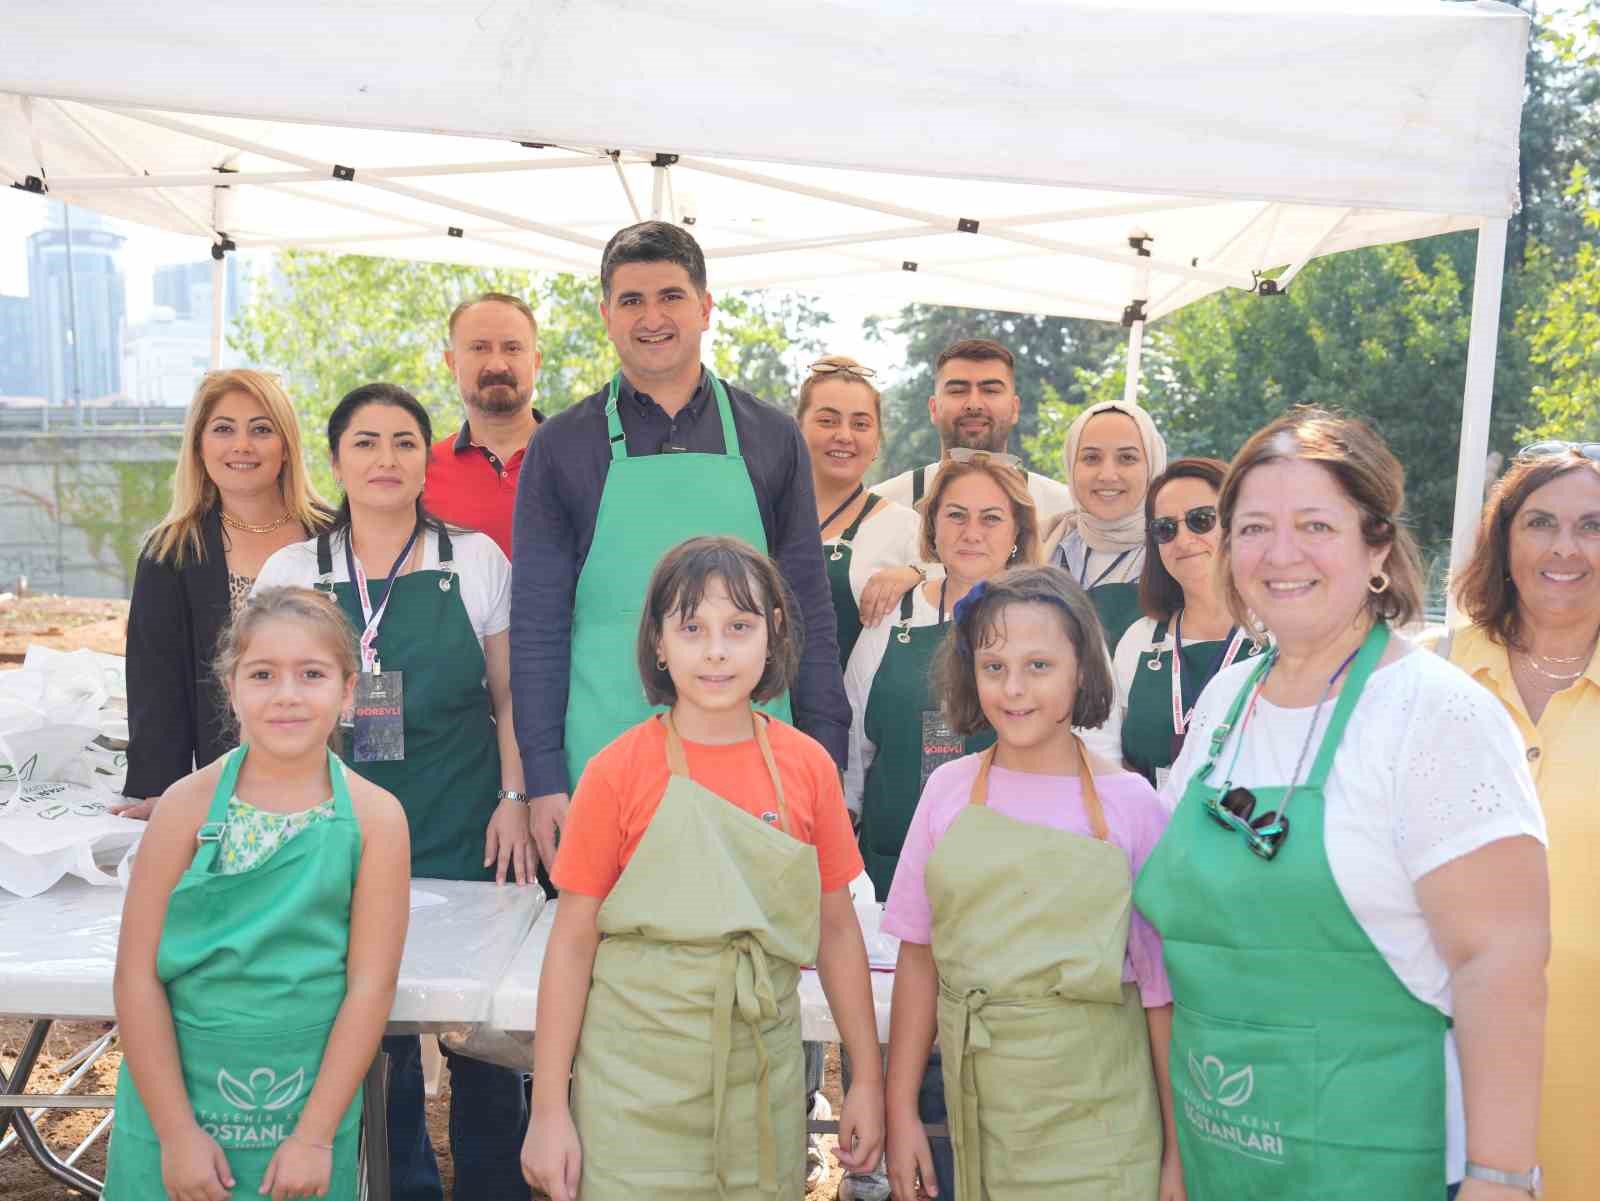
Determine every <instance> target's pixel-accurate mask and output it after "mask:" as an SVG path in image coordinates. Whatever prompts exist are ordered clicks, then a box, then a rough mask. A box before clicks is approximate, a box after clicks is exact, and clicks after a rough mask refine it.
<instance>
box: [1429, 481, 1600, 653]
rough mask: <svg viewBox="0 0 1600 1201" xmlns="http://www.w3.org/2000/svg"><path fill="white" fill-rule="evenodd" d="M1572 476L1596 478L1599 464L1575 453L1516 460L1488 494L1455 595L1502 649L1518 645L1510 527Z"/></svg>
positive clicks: (1519, 631) (1519, 623)
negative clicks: (1537, 498) (1536, 497)
mask: <svg viewBox="0 0 1600 1201" xmlns="http://www.w3.org/2000/svg"><path fill="white" fill-rule="evenodd" d="M1574 471H1589V472H1592V473H1593V474H1594V475H1595V476H1596V477H1600V462H1596V461H1595V460H1594V459H1589V458H1585V457H1584V456H1583V455H1581V454H1579V453H1578V452H1577V451H1575V450H1568V451H1563V452H1562V453H1560V454H1554V455H1539V456H1537V457H1530V458H1519V459H1515V460H1513V461H1512V464H1511V469H1510V470H1509V471H1507V472H1506V473H1505V474H1504V475H1503V476H1501V477H1500V478H1499V479H1498V480H1496V481H1495V484H1494V487H1493V488H1492V489H1491V490H1490V492H1489V500H1488V503H1487V504H1485V505H1484V507H1483V516H1482V518H1481V519H1480V520H1479V522H1478V543H1477V546H1476V547H1475V548H1474V550H1473V552H1472V559H1471V560H1470V561H1469V562H1468V563H1467V567H1466V570H1465V571H1463V572H1462V573H1461V578H1460V579H1459V580H1457V581H1456V582H1455V594H1456V600H1458V601H1459V602H1460V603H1461V608H1462V610H1463V611H1464V612H1465V613H1466V614H1467V616H1468V617H1470V618H1472V621H1473V624H1475V625H1479V626H1482V627H1483V628H1484V629H1485V630H1487V631H1488V633H1489V636H1490V637H1491V638H1492V639H1494V641H1496V642H1498V643H1500V644H1501V645H1502V646H1507V647H1519V648H1520V647H1521V645H1522V614H1521V612H1520V605H1519V603H1518V598H1517V585H1516V582H1515V581H1514V580H1513V579H1512V578H1511V523H1512V522H1513V521H1515V520H1516V519H1517V514H1518V513H1520V512H1521V511H1522V506H1523V505H1525V504H1526V503H1527V502H1528V498H1529V497H1530V496H1532V495H1533V494H1534V493H1535V492H1537V491H1538V490H1539V489H1540V488H1543V487H1544V486H1545V485H1546V484H1549V483H1553V482H1555V481H1556V480H1558V479H1560V478H1561V477H1562V476H1564V475H1571V474H1572V473H1573V472H1574Z"/></svg>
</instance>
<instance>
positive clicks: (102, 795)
mask: <svg viewBox="0 0 1600 1201" xmlns="http://www.w3.org/2000/svg"><path fill="white" fill-rule="evenodd" d="M116 799H117V798H116V796H115V795H114V794H113V793H111V792H110V791H109V790H107V789H103V788H96V787H89V786H85V785H82V784H67V783H59V782H44V783H27V782H24V783H20V784H18V785H17V786H16V787H15V789H13V788H11V787H5V788H3V789H0V889H3V890H5V891H6V892H12V893H16V894H17V895H18V896H23V897H31V896H37V895H38V894H39V893H41V892H43V891H44V890H45V889H47V888H49V887H50V886H51V885H52V884H54V883H55V882H56V881H57V880H60V879H61V878H62V877H64V876H69V875H71V876H77V877H78V878H79V879H82V880H87V881H88V882H89V883H91V884H116V883H117V882H118V878H117V875H116V874H115V873H114V872H113V873H110V874H108V873H107V872H106V871H105V870H104V869H103V868H102V866H101V865H102V864H103V863H108V864H110V865H111V866H112V867H115V866H116V864H117V861H118V860H119V859H122V858H125V857H126V855H127V852H128V850H129V848H130V847H132V846H133V845H134V844H135V843H137V842H138V840H139V838H140V837H141V836H142V835H143V834H144V831H145V828H146V827H145V823H144V822H141V821H134V820H133V819H131V818H126V817H116V816H114V815H113V814H112V813H111V812H110V811H109V806H110V805H111V804H112V803H113V802H115V801H116Z"/></svg>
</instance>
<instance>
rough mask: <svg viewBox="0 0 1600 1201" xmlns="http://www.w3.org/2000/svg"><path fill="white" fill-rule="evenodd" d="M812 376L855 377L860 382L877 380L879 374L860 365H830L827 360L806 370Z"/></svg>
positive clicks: (813, 364)
mask: <svg viewBox="0 0 1600 1201" xmlns="http://www.w3.org/2000/svg"><path fill="white" fill-rule="evenodd" d="M806 370H807V371H809V372H810V373H811V374H812V375H853V376H855V377H856V378H857V379H860V380H871V379H876V378H877V375H878V373H877V372H876V371H874V370H873V369H872V368H871V367H864V366H862V365H861V364H860V363H830V362H828V361H827V360H826V359H824V360H823V361H821V362H819V363H812V364H811V366H809V367H807V368H806Z"/></svg>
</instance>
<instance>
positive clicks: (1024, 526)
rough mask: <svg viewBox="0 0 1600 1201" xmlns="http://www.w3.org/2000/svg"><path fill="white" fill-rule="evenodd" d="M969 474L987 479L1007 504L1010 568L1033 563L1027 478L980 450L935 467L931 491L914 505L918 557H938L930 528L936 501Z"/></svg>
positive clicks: (1035, 543) (1034, 519) (1034, 520)
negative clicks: (1011, 525)
mask: <svg viewBox="0 0 1600 1201" xmlns="http://www.w3.org/2000/svg"><path fill="white" fill-rule="evenodd" d="M969 475H984V476H988V477H989V478H990V479H991V480H993V481H994V482H995V484H996V485H997V486H998V487H999V489H1000V491H1002V492H1004V493H1005V494H1006V499H1007V500H1009V501H1010V502H1011V519H1012V520H1013V521H1014V522H1016V525H1017V553H1016V556H1015V557H1014V558H1013V559H1012V560H1011V565H1012V566H1016V567H1021V566H1023V565H1024V564H1029V563H1037V562H1038V561H1039V514H1038V511H1037V510H1036V509H1034V507H1033V497H1032V496H1030V495H1028V477H1027V476H1025V475H1023V474H1022V472H1021V471H1020V470H1019V469H1018V468H1015V467H1008V466H1005V465H1004V464H1002V463H1000V462H999V461H998V460H996V459H992V458H990V457H989V456H988V455H987V454H985V453H983V452H981V451H980V452H978V453H977V454H974V455H973V457H972V458H971V459H969V460H968V461H967V462H965V463H958V462H956V461H955V460H953V459H946V460H945V462H944V464H943V465H942V466H941V467H940V468H939V474H938V475H937V476H935V477H934V481H933V490H932V491H930V492H929V493H928V495H926V496H924V497H923V498H922V499H921V500H920V501H918V502H917V504H918V505H919V506H920V508H921V511H922V542H921V546H922V557H923V558H924V559H928V560H933V559H936V558H938V552H937V551H936V550H935V549H934V541H933V527H934V523H935V521H936V520H937V518H938V516H939V502H940V501H942V500H943V499H944V494H945V492H947V491H948V490H949V488H950V485H951V484H953V483H955V482H956V481H957V480H960V479H965V478H966V477H967V476H969Z"/></svg>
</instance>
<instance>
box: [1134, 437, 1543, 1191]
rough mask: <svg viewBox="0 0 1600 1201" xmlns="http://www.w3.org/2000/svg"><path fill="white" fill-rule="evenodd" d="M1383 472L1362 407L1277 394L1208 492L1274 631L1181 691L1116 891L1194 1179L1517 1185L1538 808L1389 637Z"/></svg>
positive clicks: (1500, 758)
mask: <svg viewBox="0 0 1600 1201" xmlns="http://www.w3.org/2000/svg"><path fill="white" fill-rule="evenodd" d="M1404 488H1405V473H1404V470H1403V469H1402V468H1401V466H1400V464H1399V462H1398V461H1397V460H1396V459H1395V457H1394V455H1393V454H1391V453H1390V451H1389V449H1388V448H1387V447H1386V446H1385V445H1384V444H1383V442H1382V440H1381V439H1379V438H1378V436H1377V435H1376V434H1375V433H1373V432H1372V430H1371V429H1370V428H1368V427H1367V426H1366V425H1364V424H1363V423H1361V422H1359V421H1357V420H1354V419H1350V418H1341V417H1336V416H1332V415H1330V414H1327V413H1323V412H1319V411H1317V410H1298V411H1295V412H1293V413H1290V414H1288V415H1286V416H1284V417H1282V418H1280V419H1279V420H1277V421H1275V422H1273V423H1272V424H1271V425H1269V426H1268V427H1266V428H1265V429H1263V430H1261V431H1260V432H1258V433H1257V434H1255V435H1254V436H1253V437H1251V439H1250V440H1249V441H1248V442H1246V443H1245V446H1244V448H1243V449H1242V450H1241V451H1240V452H1239V454H1238V456H1237V457H1236V458H1235V459H1234V461H1233V463H1232V465H1231V466H1230V468H1229V472H1228V476H1227V479H1226V481H1225V482H1224V484H1223V488H1222V493H1221V495H1220V497H1219V499H1218V505H1217V507H1218V516H1219V518H1220V520H1221V526H1222V539H1221V543H1220V547H1219V550H1220V556H1221V558H1220V563H1219V574H1220V576H1221V579H1222V581H1223V589H1224V593H1225V595H1226V596H1227V599H1228V608H1229V610H1230V611H1231V612H1232V613H1233V614H1234V616H1235V618H1236V619H1237V620H1238V621H1239V622H1240V623H1241V624H1243V623H1245V622H1247V621H1249V620H1250V619H1251V618H1250V615H1251V614H1252V613H1253V614H1255V615H1256V616H1258V617H1259V619H1260V621H1261V622H1262V623H1264V625H1265V626H1266V629H1267V630H1268V631H1269V632H1270V633H1271V635H1272V637H1273V640H1274V643H1275V645H1274V646H1273V648H1272V649H1271V650H1270V651H1268V653H1267V654H1265V655H1263V656H1261V657H1259V658H1257V659H1255V660H1250V661H1244V662H1238V663H1235V664H1233V665H1232V666H1231V667H1229V668H1228V669H1227V670H1225V671H1223V672H1221V673H1219V674H1218V675H1217V676H1216V678H1215V679H1213V680H1212V681H1211V683H1210V684H1209V685H1208V686H1207V687H1206V689H1205V691H1204V692H1203V693H1202V694H1201V696H1200V699H1199V702H1198V704H1197V705H1196V706H1195V712H1194V718H1193V722H1192V724H1191V726H1190V730H1189V737H1188V740H1187V741H1186V742H1185V744H1184V749H1183V752H1182V753H1181V754H1180V755H1179V756H1178V759H1177V761H1176V762H1175V763H1174V764H1173V768H1172V776H1171V778H1170V779H1169V780H1168V781H1167V785H1166V787H1165V788H1164V789H1163V791H1162V796H1163V800H1165V801H1167V802H1168V803H1171V802H1173V801H1176V802H1177V808H1176V812H1174V814H1173V817H1172V821H1171V823H1170V824H1169V825H1168V827H1167V831H1166V833H1165V835H1163V837H1162V839H1161V842H1160V843H1159V844H1158V845H1157V846H1156V849H1155V851H1154V852H1153V853H1152V854H1151V856H1150V858H1149V860H1148V861H1147V862H1146V864H1145V866H1144V869H1143V871H1141V873H1140V875H1139V880H1138V883H1137V885H1136V888H1135V893H1134V901H1135V904H1136V905H1137V906H1138V907H1139V910H1140V912H1142V913H1143V914H1144V915H1145V917H1146V918H1148V919H1149V920H1150V921H1151V922H1152V923H1153V924H1154V925H1155V927H1156V929H1157V930H1158V931H1159V932H1160V934H1161V937H1162V940H1163V947H1164V955H1165V959H1166V964H1167V973H1168V977H1169V979H1170V981H1171V984H1172V993H1173V1000H1174V1002H1175V1013H1174V1018H1173V1028H1172V1048H1171V1062H1172V1063H1173V1064H1175V1065H1180V1066H1179V1068H1178V1070H1175V1071H1174V1072H1173V1073H1172V1086H1173V1091H1174V1094H1175V1096H1174V1102H1175V1108H1176V1111H1177V1118H1176V1121H1177V1126H1178V1138H1179V1146H1180V1148H1181V1153H1182V1159H1183V1172H1184V1180H1185V1183H1186V1185H1187V1188H1188V1193H1189V1196H1191V1197H1195V1198H1197V1199H1199V1198H1205V1199H1207V1201H1209V1199H1211V1198H1222V1197H1225V1198H1228V1199H1229V1201H1267V1199H1269V1198H1272V1199H1277V1198H1286V1197H1296V1198H1299V1197H1304V1198H1311V1197H1315V1198H1317V1201H1357V1199H1360V1201H1369V1199H1370V1198H1375V1197H1394V1198H1401V1197H1403V1198H1406V1199H1407V1201H1424V1199H1427V1198H1439V1197H1448V1196H1455V1195H1456V1192H1457V1188H1456V1185H1457V1183H1458V1182H1460V1181H1462V1180H1463V1178H1465V1184H1462V1185H1461V1186H1460V1189H1459V1201H1513V1199H1514V1198H1516V1197H1518V1196H1522V1197H1528V1196H1537V1195H1538V1185H1539V1181H1538V1169H1537V1167H1536V1166H1535V1162H1534V1161H1535V1154H1536V1153H1535V1145H1536V1134H1537V1126H1538V1106H1539V1067H1540V1057H1541V1051H1542V1043H1543V1030H1544V990H1545V984H1544V963H1545V957H1546V955H1547V953H1548V949H1549V944H1550V925H1549V914H1548V885H1547V881H1546V871H1545V851H1544V841H1545V832H1544V819H1543V816H1542V815H1541V813H1540V810H1539V803H1538V798H1537V797H1536V796H1535V795H1534V790H1533V782H1532V780H1531V779H1530V778H1529V775H1528V768H1527V764H1526V762H1525V760H1524V757H1523V750H1522V744H1521V740H1520V739H1519V738H1518V737H1517V733H1516V730H1515V727H1514V726H1513V725H1512V724H1511V719H1510V717H1509V716H1508V715H1507V714H1506V712H1505V710H1504V709H1503V708H1502V707H1501V706H1500V704H1499V702H1498V701H1496V700H1495V699H1494V698H1493V697H1492V696H1490V695H1489V694H1488V693H1487V692H1486V691H1484V690H1483V689H1481V688H1478V687H1477V686H1476V685H1475V684H1474V683H1473V682H1472V681H1471V680H1470V679H1468V678H1467V677H1466V676H1465V675H1463V674H1462V673H1461V672H1459V671H1456V670H1454V669H1451V668H1450V667H1449V665H1448V664H1446V663H1444V662H1442V661H1441V660H1440V659H1439V657H1438V656H1435V655H1430V654H1426V653H1419V652H1418V651H1417V650H1416V648H1415V647H1413V646H1412V645H1411V644H1410V643H1408V642H1407V641H1406V640H1405V639H1404V638H1403V637H1401V636H1400V635H1399V634H1397V633H1394V632H1392V629H1391V627H1392V626H1400V625H1403V624H1404V623H1406V622H1409V621H1411V620H1413V619H1414V618H1415V617H1416V615H1417V613H1418V611H1419V609H1420V607H1421V595H1422V573H1421V567H1420V563H1419V559H1418V555H1417V549H1416V544H1415V543H1414V542H1413V541H1412V538H1411V535H1410V533H1409V532H1408V531H1407V529H1406V527H1405V524H1404V506H1405V492H1404Z"/></svg>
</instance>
